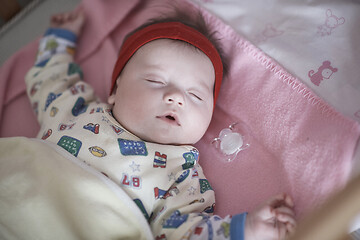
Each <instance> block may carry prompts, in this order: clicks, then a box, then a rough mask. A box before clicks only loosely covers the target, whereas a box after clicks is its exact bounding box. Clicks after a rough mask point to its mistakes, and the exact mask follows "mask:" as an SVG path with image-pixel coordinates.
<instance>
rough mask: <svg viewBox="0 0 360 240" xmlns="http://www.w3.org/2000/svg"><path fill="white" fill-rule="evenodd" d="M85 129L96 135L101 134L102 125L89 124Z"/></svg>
mask: <svg viewBox="0 0 360 240" xmlns="http://www.w3.org/2000/svg"><path fill="white" fill-rule="evenodd" d="M83 128H84V129H86V130H89V131H90V132H92V133H94V134H99V129H100V125H99V124H94V123H88V124H86V125H85V126H84V127H83Z"/></svg>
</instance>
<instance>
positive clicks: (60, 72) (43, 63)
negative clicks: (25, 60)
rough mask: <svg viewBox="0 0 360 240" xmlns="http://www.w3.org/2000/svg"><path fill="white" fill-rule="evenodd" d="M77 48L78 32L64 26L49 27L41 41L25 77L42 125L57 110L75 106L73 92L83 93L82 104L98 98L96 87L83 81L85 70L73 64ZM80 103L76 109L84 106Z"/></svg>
mask: <svg viewBox="0 0 360 240" xmlns="http://www.w3.org/2000/svg"><path fill="white" fill-rule="evenodd" d="M75 47H76V35H75V34H74V33H72V32H71V31H68V30H65V29H59V28H50V29H48V30H47V31H46V33H45V34H44V36H43V38H42V39H41V40H40V43H39V50H38V54H37V57H36V61H35V65H34V66H33V67H32V68H31V69H30V70H29V72H28V73H27V74H26V76H25V83H26V89H27V94H28V96H29V99H30V102H31V105H32V108H33V110H34V112H35V114H36V116H37V118H38V122H39V123H40V125H42V124H43V123H44V121H52V120H54V119H48V117H49V115H51V114H54V112H55V111H56V113H57V112H64V111H62V110H64V109H66V108H69V107H70V106H74V103H76V101H77V100H78V96H76V95H75V94H72V93H73V92H74V91H75V92H79V91H81V92H83V93H84V94H83V95H84V96H85V97H83V98H82V100H81V101H80V102H79V103H82V104H84V103H85V102H86V101H91V100H93V99H94V98H95V96H94V91H93V89H92V88H91V87H90V86H89V85H88V84H86V83H84V82H83V81H82V79H83V73H82V70H81V69H80V67H79V66H78V65H77V64H75V63H74V54H75ZM55 101H56V102H57V106H56V108H54V107H53V103H54V102H55ZM78 105H79V106H77V109H79V108H81V106H80V104H78ZM75 110H76V109H75ZM70 111H71V109H70ZM60 115H61V114H60Z"/></svg>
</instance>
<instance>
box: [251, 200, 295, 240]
mask: <svg viewBox="0 0 360 240" xmlns="http://www.w3.org/2000/svg"><path fill="white" fill-rule="evenodd" d="M293 207H294V204H293V201H292V199H291V197H290V196H289V195H287V194H280V195H277V196H275V197H273V198H271V199H270V200H268V201H267V202H265V204H264V205H262V206H260V207H259V208H258V209H256V210H255V211H253V212H251V213H249V214H248V216H247V219H246V224H245V240H267V239H268V240H277V239H284V238H285V237H287V236H288V235H289V234H291V233H293V232H294V230H295V226H296V221H295V214H294V211H293Z"/></svg>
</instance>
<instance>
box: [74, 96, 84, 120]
mask: <svg viewBox="0 0 360 240" xmlns="http://www.w3.org/2000/svg"><path fill="white" fill-rule="evenodd" d="M87 108H88V105H85V99H84V98H82V97H79V98H78V99H77V100H76V102H75V104H74V107H73V108H72V110H71V113H72V115H74V116H75V117H77V116H79V115H80V114H82V113H84V112H86V110H87Z"/></svg>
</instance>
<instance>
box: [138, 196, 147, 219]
mask: <svg viewBox="0 0 360 240" xmlns="http://www.w3.org/2000/svg"><path fill="white" fill-rule="evenodd" d="M134 202H135V203H136V205H137V206H138V208H139V209H140V211H141V212H142V214H143V215H144V217H145V218H146V220H149V218H150V216H149V214H148V213H147V211H146V209H145V206H144V204H143V203H142V201H141V200H140V199H138V198H136V199H134Z"/></svg>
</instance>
